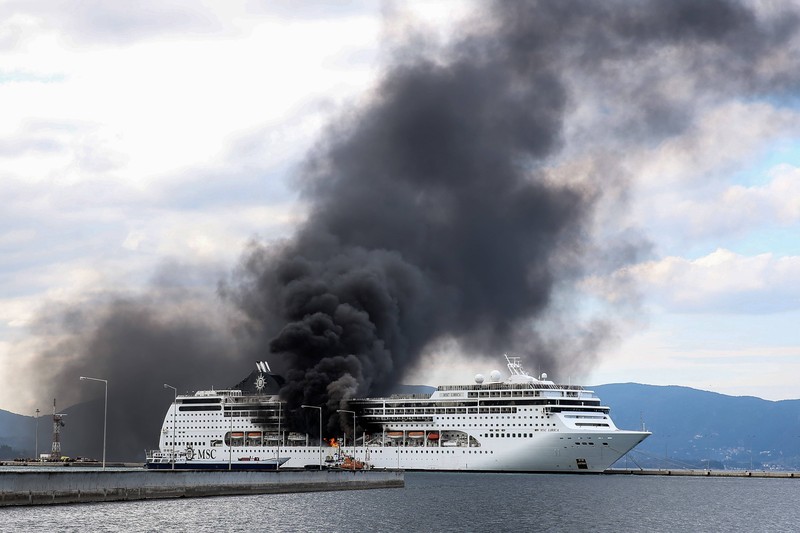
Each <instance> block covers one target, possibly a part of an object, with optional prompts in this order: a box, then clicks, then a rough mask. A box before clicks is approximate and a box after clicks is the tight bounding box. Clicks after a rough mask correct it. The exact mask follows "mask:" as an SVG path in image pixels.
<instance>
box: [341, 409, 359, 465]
mask: <svg viewBox="0 0 800 533" xmlns="http://www.w3.org/2000/svg"><path fill="white" fill-rule="evenodd" d="M336 412H337V413H352V415H353V470H355V469H356V412H355V411H348V410H347V409H337V410H336Z"/></svg>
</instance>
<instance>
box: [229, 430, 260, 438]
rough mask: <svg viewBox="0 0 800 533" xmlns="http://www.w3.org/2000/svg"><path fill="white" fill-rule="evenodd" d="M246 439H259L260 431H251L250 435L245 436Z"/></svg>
mask: <svg viewBox="0 0 800 533" xmlns="http://www.w3.org/2000/svg"><path fill="white" fill-rule="evenodd" d="M234 435H236V433H234ZM247 438H248V439H260V438H261V432H260V431H251V432H250V433H248V434H247Z"/></svg>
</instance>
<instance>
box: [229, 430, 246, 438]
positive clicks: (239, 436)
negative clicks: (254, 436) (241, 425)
mask: <svg viewBox="0 0 800 533" xmlns="http://www.w3.org/2000/svg"><path fill="white" fill-rule="evenodd" d="M231 438H232V439H243V438H244V433H241V432H236V433H231Z"/></svg>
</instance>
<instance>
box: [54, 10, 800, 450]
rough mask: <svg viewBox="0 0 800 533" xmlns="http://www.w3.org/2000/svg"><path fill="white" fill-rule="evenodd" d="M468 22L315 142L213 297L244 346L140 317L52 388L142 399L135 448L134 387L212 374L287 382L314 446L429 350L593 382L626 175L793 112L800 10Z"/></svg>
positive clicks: (189, 317)
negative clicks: (349, 408)
mask: <svg viewBox="0 0 800 533" xmlns="http://www.w3.org/2000/svg"><path fill="white" fill-rule="evenodd" d="M479 8H481V9H482V10H484V11H485V12H481V13H479V14H477V15H476V16H475V18H474V20H473V21H472V22H470V23H465V25H464V26H463V27H462V28H461V32H460V37H457V38H454V39H452V40H451V42H450V43H448V44H446V45H440V44H438V43H436V42H434V41H432V40H431V39H428V38H426V37H425V36H424V35H422V36H420V35H413V36H412V38H410V39H409V43H410V44H408V45H407V46H405V47H400V48H398V49H397V50H396V51H395V53H394V54H392V55H391V56H390V57H391V59H390V60H389V61H388V62H387V64H386V66H385V70H384V74H383V76H382V78H381V80H380V81H379V83H378V84H377V86H376V87H375V89H374V90H373V91H372V93H371V95H370V96H369V98H368V99H367V102H366V103H365V104H363V105H361V106H359V107H358V108H355V109H351V110H349V111H348V112H344V113H342V114H341V116H340V117H339V119H338V121H337V122H336V123H334V124H332V125H330V127H329V128H328V129H327V131H326V133H325V135H324V136H323V138H322V139H321V140H320V141H319V143H318V144H317V146H316V147H315V149H314V150H313V151H312V153H311V154H310V155H309V157H308V159H307V161H306V163H305V165H304V166H303V168H302V171H301V172H300V175H299V178H298V181H297V183H298V187H299V190H300V192H301V195H302V198H303V200H304V202H305V205H306V206H307V208H308V217H307V220H306V221H305V222H304V223H303V224H302V225H301V226H300V227H298V228H297V231H296V233H295V234H294V235H293V236H292V237H290V238H288V239H286V240H285V241H283V242H280V243H258V242H253V243H252V245H251V246H250V247H249V248H248V249H247V250H246V251H245V253H244V255H243V258H242V262H241V264H240V266H239V267H238V268H237V269H236V270H235V271H234V272H233V274H232V275H231V276H230V277H229V278H228V279H226V280H225V281H224V282H223V283H222V284H221V293H222V295H223V300H224V301H225V302H229V303H232V304H233V306H234V307H235V308H236V309H238V311H239V312H240V313H241V315H240V317H239V318H237V319H236V320H235V321H234V322H235V324H234V325H235V327H234V331H235V332H236V333H237V334H238V335H239V337H238V338H239V340H240V344H238V345H234V344H233V343H232V341H231V337H230V336H229V335H228V333H227V332H226V331H224V328H223V327H222V326H220V325H216V326H214V327H210V328H209V327H205V326H206V325H207V324H206V323H207V320H206V319H205V318H204V315H202V314H197V315H195V314H192V313H191V312H189V313H187V314H182V315H181V314H179V315H178V316H179V319H178V320H177V322H176V320H175V319H174V315H173V313H172V311H169V312H165V311H164V310H162V309H161V308H159V307H158V306H155V310H154V309H153V307H152V306H149V305H147V298H145V301H144V303H143V302H141V301H132V302H130V301H129V302H128V304H129V305H128V306H124V305H123V306H122V307H121V308H120V307H119V306H114V305H112V306H105V307H103V308H102V309H103V314H102V317H103V320H102V321H99V322H98V324H97V327H96V328H95V329H91V328H90V329H88V330H74V331H75V336H76V337H78V338H79V339H80V342H78V343H77V344H76V346H78V347H79V349H76V350H74V351H72V352H70V353H73V354H74V359H72V360H70V361H68V362H66V363H64V364H62V365H61V366H60V368H61V369H62V370H66V369H68V370H70V372H69V373H67V372H62V373H61V374H64V375H61V374H60V375H59V380H60V379H61V378H63V379H64V380H65V381H63V382H62V381H57V383H58V387H59V388H62V389H63V388H64V387H67V386H68V387H69V388H71V389H74V388H75V387H76V386H77V383H76V382H75V381H72V380H74V379H76V377H75V376H73V375H66V374H74V373H75V372H77V371H78V370H79V369H80V371H83V369H86V371H87V372H88V370H89V369H93V368H99V369H102V370H103V371H104V372H106V374H107V375H117V376H124V377H125V379H126V380H128V382H129V383H130V384H131V387H130V389H132V390H138V391H140V394H138V395H137V394H131V390H127V391H125V394H128V396H126V397H122V391H120V393H119V394H120V396H118V397H117V398H116V401H117V402H118V403H117V405H116V407H114V409H117V414H118V415H120V418H123V415H124V417H133V419H132V420H131V422H132V424H131V428H132V429H131V433H132V435H131V436H130V437H129V438H130V439H132V440H134V441H136V443H137V444H139V443H140V442H142V441H147V442H152V441H153V440H155V436H156V432H157V429H156V430H155V431H153V427H154V426H155V427H156V428H157V426H158V423H160V419H156V420H155V421H154V423H153V424H147V423H144V422H143V421H142V416H141V415H133V414H132V413H134V412H138V413H146V416H148V417H156V415H155V414H154V413H161V412H163V407H165V406H166V405H165V402H164V401H161V400H159V402H160V403H161V405H162V406H163V407H162V408H159V409H154V408H152V405H149V404H152V403H153V402H149V401H147V400H145V401H143V400H142V398H143V395H144V394H153V395H155V394H156V391H155V390H152V391H150V390H149V389H148V390H147V392H145V389H146V387H144V386H143V385H142V384H143V383H149V384H151V385H152V384H153V383H155V384H156V385H155V388H158V387H160V386H161V382H162V381H166V380H176V381H177V380H180V379H181V378H180V377H178V375H177V373H178V372H183V371H187V372H188V373H187V374H186V376H187V377H186V378H185V379H183V380H182V383H183V384H185V386H186V387H187V388H189V387H191V386H200V387H207V386H208V385H210V383H209V380H210V379H211V377H216V376H222V375H229V376H231V377H230V378H229V379H228V382H229V383H235V382H236V381H237V377H238V376H236V375H231V374H230V371H229V370H224V369H225V368H227V369H230V368H232V367H236V365H237V364H238V365H240V366H238V367H236V371H237V372H239V373H240V374H243V373H244V372H246V371H248V370H249V369H250V367H251V366H252V363H253V362H254V361H255V360H259V359H267V360H269V361H270V363H271V364H272V365H273V366H274V367H276V368H278V369H280V370H281V371H282V372H283V373H284V375H285V377H286V378H287V380H288V385H287V386H286V387H285V388H284V390H283V392H282V396H283V398H284V399H285V400H287V402H288V408H289V410H290V411H293V410H294V411H296V410H297V408H298V407H299V405H300V404H301V403H309V404H315V405H320V404H325V405H327V407H328V413H329V414H330V419H329V422H328V425H327V431H328V432H330V431H333V430H337V429H338V427H339V425H340V422H341V424H342V425H344V426H348V425H349V424H348V417H342V419H341V420H339V418H338V416H336V415H335V414H334V410H335V409H337V408H341V407H343V406H345V405H346V402H347V400H348V399H350V398H353V397H356V396H364V395H370V394H380V393H384V392H386V391H388V390H389V389H390V388H391V386H392V385H393V384H395V383H397V382H398V381H399V380H400V379H401V378H402V377H403V375H404V373H405V372H406V371H407V370H408V369H409V368H411V367H412V366H413V365H414V364H415V363H417V362H418V360H419V358H420V357H421V355H422V354H424V353H425V351H426V349H428V348H430V346H431V345H432V344H433V343H436V342H438V341H441V340H442V339H449V340H454V341H455V342H456V343H457V345H458V346H460V347H461V348H462V349H463V350H464V351H465V352H466V353H470V354H478V353H485V354H492V355H495V354H499V353H502V352H512V353H514V354H516V355H521V356H524V357H525V358H526V360H527V362H528V363H529V366H530V367H537V366H538V367H539V368H543V369H545V368H546V369H548V371H551V372H557V371H558V370H559V369H565V368H575V367H580V366H581V365H584V366H585V365H588V364H590V363H591V361H592V359H593V357H594V354H595V353H596V350H597V348H598V347H599V346H601V345H602V343H603V342H604V341H606V340H608V339H610V338H613V337H614V335H615V330H614V328H613V324H614V322H615V319H616V315H615V313H616V312H617V310H616V309H614V308H604V309H603V310H602V312H601V313H600V315H599V316H595V317H594V318H591V317H590V318H588V319H586V318H585V317H584V318H579V315H578V313H576V312H575V309H577V308H578V307H579V302H577V301H576V291H575V290H574V286H575V283H576V282H577V281H578V280H580V279H581V278H582V277H583V276H586V275H587V274H592V273H601V274H602V273H604V272H608V271H611V270H613V269H615V268H618V267H620V266H622V265H624V264H625V263H627V262H631V261H635V260H636V259H637V254H639V253H640V252H641V251H642V247H641V246H640V245H638V244H636V243H637V241H636V240H635V239H634V240H631V241H628V240H627V238H626V235H628V234H629V232H626V229H627V228H625V226H624V222H621V220H622V219H623V217H622V216H621V215H622V214H623V213H624V207H625V200H626V195H627V186H628V181H629V180H630V179H635V176H631V175H629V169H627V168H626V166H625V162H626V156H627V155H628V153H629V152H632V151H636V150H639V149H642V148H643V147H647V146H652V145H654V144H656V143H659V142H661V141H664V140H666V139H669V138H671V137H674V136H677V135H679V134H681V133H683V132H685V131H686V129H687V128H688V127H690V126H691V125H692V123H693V122H694V121H695V120H696V117H697V114H698V112H699V111H700V110H702V109H703V108H705V107H708V106H709V105H716V104H719V103H720V102H723V101H726V100H730V99H738V98H747V99H760V98H764V99H767V98H769V99H771V100H772V101H773V102H774V101H777V100H779V99H781V98H787V97H790V98H791V97H793V96H794V95H796V93H797V81H798V79H797V72H799V71H800V69H798V68H797V66H798V65H797V60H796V57H797V55H796V54H795V55H794V56H792V55H791V54H786V50H796V42H797V27H798V24H797V21H798V8H797V6H795V5H793V4H791V3H788V4H785V5H783V4H780V3H771V4H769V6H764V5H762V4H755V3H754V4H750V3H747V2H737V1H726V0H709V1H704V2H697V1H695V0H676V1H647V0H645V1H639V2H628V1H606V2H596V1H564V2H552V1H543V2H535V1H529V2H522V1H515V2H497V3H492V4H489V5H484V4H480V3H479ZM391 22H392V21H389V22H388V23H391ZM601 222H602V224H601ZM623 301H624V299H623ZM174 302H175V301H174V300H173V304H174ZM88 312H89V313H90V314H92V311H88ZM195 312H196V311H195ZM165 313H166V317H165ZM94 314H96V315H97V314H98V313H97V312H96V311H95V312H94ZM201 317H203V319H202V320H201ZM108 325H111V326H112V327H108ZM198 334H199V337H198ZM87 336H88V337H87ZM71 341H72V342H73V343H74V341H75V338H72V339H71ZM143 348H144V349H143ZM215 348H216V349H215ZM43 353H52V350H47V351H45V352H43ZM131 358H135V360H136V364H132V362H131ZM187 369H188V370H187ZM169 370H174V372H173V373H169V372H168V371H169ZM201 374H202V375H204V376H205V380H204V382H202V383H197V381H198V379H197V378H198V376H200V375H201ZM161 376H164V377H163V379H162V378H161ZM149 386H150V385H148V387H149ZM80 396H81V397H86V396H87V393H85V392H83V391H82V392H81V394H80ZM148 402H149V404H148ZM144 409H147V411H144ZM295 416H296V417H298V418H297V420H299V419H300V418H299V417H300V415H299V414H296V415H295ZM309 426H310V427H309V428H308V429H309V430H310V431H311V432H314V429H313V428H314V427H315V424H313V423H312V424H309ZM133 433H136V434H137V435H138V437H139V440H137V439H136V435H133ZM141 447H142V448H144V446H141Z"/></svg>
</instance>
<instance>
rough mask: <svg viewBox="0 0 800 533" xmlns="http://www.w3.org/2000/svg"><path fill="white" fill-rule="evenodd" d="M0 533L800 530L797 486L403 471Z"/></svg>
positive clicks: (43, 519)
mask: <svg viewBox="0 0 800 533" xmlns="http://www.w3.org/2000/svg"><path fill="white" fill-rule="evenodd" d="M0 530H2V531H51V532H56V531H186V532H205V531H216V532H222V531H242V532H253V531H309V532H315V533H320V532H325V533H335V532H340V531H343V532H361V531H386V532H395V531H396V532H408V531H459V532H463V531H491V532H496V531H570V532H576V531H592V532H597V531H614V532H618V531H642V532H647V531H670V532H673V533H674V532H679V531H691V532H698V531H726V532H728V531H756V532H762V531H798V530H800V480H797V479H736V478H733V479H730V478H687V477H683V478H675V477H660V476H652V477H651V476H623V475H599V476H594V475H592V476H575V475H547V474H474V473H471V474H466V473H465V474H453V473H408V474H406V487H405V488H404V489H385V490H366V491H346V492H318V493H307V494H282V495H264V496H237V497H216V498H201V499H184V500H159V501H145V502H119V503H98V504H80V505H65V506H52V507H49V506H48V507H19V508H5V509H0Z"/></svg>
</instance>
